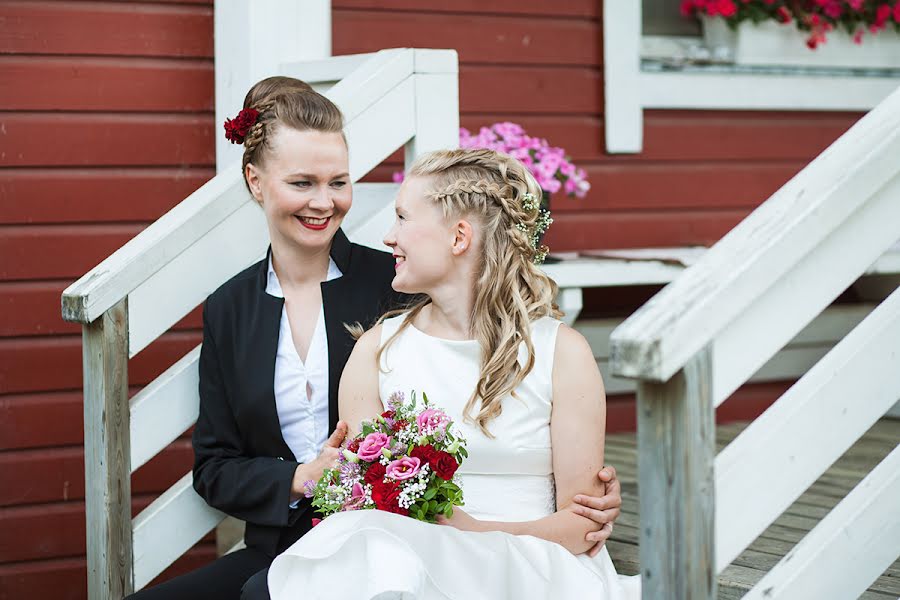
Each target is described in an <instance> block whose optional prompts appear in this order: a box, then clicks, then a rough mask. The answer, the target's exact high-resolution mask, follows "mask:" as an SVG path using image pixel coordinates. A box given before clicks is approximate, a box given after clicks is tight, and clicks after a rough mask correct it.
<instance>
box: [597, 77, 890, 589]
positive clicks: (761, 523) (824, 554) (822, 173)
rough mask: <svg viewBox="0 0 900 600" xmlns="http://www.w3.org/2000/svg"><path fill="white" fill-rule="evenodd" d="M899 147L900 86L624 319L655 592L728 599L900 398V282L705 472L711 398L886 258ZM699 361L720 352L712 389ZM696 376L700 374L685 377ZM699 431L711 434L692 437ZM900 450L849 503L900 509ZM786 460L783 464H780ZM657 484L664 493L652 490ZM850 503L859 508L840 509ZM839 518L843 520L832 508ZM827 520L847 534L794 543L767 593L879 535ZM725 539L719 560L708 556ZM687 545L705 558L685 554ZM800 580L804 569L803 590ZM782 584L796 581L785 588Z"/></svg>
mask: <svg viewBox="0 0 900 600" xmlns="http://www.w3.org/2000/svg"><path fill="white" fill-rule="evenodd" d="M898 155H900V89H898V90H897V91H895V92H894V93H893V94H892V95H890V96H889V97H888V98H887V99H886V100H884V101H883V102H882V103H881V104H880V105H879V106H878V107H876V108H875V109H874V110H873V111H871V112H870V113H869V114H867V115H866V116H865V117H864V118H863V119H861V120H860V121H859V122H858V123H857V124H856V125H854V126H853V127H852V128H851V129H850V130H849V131H848V132H847V133H845V134H844V135H843V136H841V137H840V138H839V139H838V140H837V141H836V142H835V143H834V144H832V145H831V146H830V147H829V148H828V149H827V150H826V151H825V152H824V153H823V154H822V155H821V156H819V157H818V158H816V159H815V160H814V161H813V162H812V163H810V164H809V165H808V166H807V167H806V168H804V169H803V170H802V171H801V172H800V173H799V174H797V175H796V176H795V177H794V178H793V179H791V181H789V182H788V183H787V184H786V185H784V186H783V187H782V188H781V189H780V190H778V191H777V192H776V193H775V194H774V195H773V196H772V197H771V198H769V199H768V200H767V201H766V202H765V203H763V204H762V205H761V206H760V207H759V208H757V209H756V210H755V211H753V213H751V214H750V216H748V217H747V218H746V219H745V220H744V221H743V222H741V223H740V224H739V225H738V226H737V227H735V228H734V229H733V230H732V231H731V232H729V233H728V234H727V235H726V236H725V237H724V238H722V239H721V240H720V241H719V242H718V243H717V244H715V245H714V246H713V247H712V248H711V249H710V250H709V251H708V252H706V253H705V254H704V255H703V256H702V257H701V258H700V259H699V260H698V261H697V262H695V263H694V264H693V265H691V266H690V267H689V268H688V269H687V270H686V271H685V272H684V273H683V274H682V275H681V276H680V277H678V278H677V279H676V280H675V281H674V282H673V283H671V284H670V285H668V286H667V287H666V288H665V289H663V291H662V292H660V293H659V294H657V295H656V296H654V298H652V299H651V300H650V302H648V303H647V304H645V305H644V306H643V307H641V308H640V309H639V310H638V311H637V312H636V313H635V314H634V315H632V316H631V317H630V318H628V319H627V320H626V321H625V323H623V324H622V325H621V326H619V327H618V328H616V330H615V331H614V332H613V333H612V335H611V337H610V367H611V371H612V373H613V374H614V375H615V376H618V377H628V378H634V379H637V380H638V384H637V388H638V407H637V410H638V431H639V438H638V439H639V461H640V470H639V474H640V489H641V494H640V497H641V528H640V531H641V544H640V546H641V571H642V576H643V577H642V578H643V585H644V590H645V594H647V595H649V596H650V597H657V596H660V597H661V596H662V595H665V594H674V597H679V598H681V597H684V598H704V599H705V598H712V597H714V596H715V586H714V585H712V586H711V585H710V584H709V578H715V576H716V574H717V573H718V572H719V571H721V570H723V569H725V568H726V567H728V566H729V563H730V562H731V561H732V560H733V559H734V558H735V557H737V556H738V554H739V553H740V552H741V551H742V550H743V549H744V548H745V547H746V546H747V545H748V544H749V543H750V542H752V541H753V540H754V539H755V538H756V537H757V536H758V535H759V534H760V533H762V531H763V530H765V528H766V527H767V526H768V525H769V524H770V523H771V522H772V521H774V519H775V518H777V517H778V515H779V514H780V513H781V512H782V511H783V510H784V509H785V508H786V507H787V506H789V505H790V504H791V503H793V502H794V500H795V499H796V498H797V497H798V496H799V495H800V494H801V493H802V492H803V491H804V490H805V489H806V488H807V487H808V486H809V485H810V484H811V483H812V482H814V481H815V480H816V479H817V478H818V477H819V475H820V474H821V473H822V472H823V471H824V470H825V469H826V468H827V467H828V466H829V465H830V464H831V462H833V461H834V460H835V459H836V458H838V457H839V456H840V455H841V454H842V453H843V452H844V450H846V449H847V448H848V447H849V446H850V445H851V444H852V443H853V442H855V441H856V440H857V439H858V438H859V437H860V436H861V435H862V434H863V433H864V432H865V431H866V430H867V429H868V427H869V426H871V425H872V423H874V421H875V420H877V419H878V418H879V417H880V416H881V415H883V414H884V413H885V412H886V411H887V410H889V409H890V407H891V406H892V405H893V404H894V403H895V402H896V401H897V398H898V396H900V362H898V361H900V354H898V349H897V345H896V343H897V342H896V340H897V339H900V291H898V292H895V293H894V294H893V295H892V296H890V297H889V298H888V299H887V300H885V301H884V302H883V303H882V305H880V306H879V307H878V308H876V309H875V310H874V311H873V312H872V314H870V315H869V316H868V317H867V318H866V319H865V320H864V321H863V322H862V323H861V324H860V325H858V326H857V327H856V329H854V330H853V331H851V332H850V333H849V334H848V335H847V337H846V338H845V339H844V340H842V341H841V342H840V343H838V345H837V346H836V347H835V348H834V349H832V350H831V352H829V353H828V354H827V355H826V356H825V357H824V358H823V359H821V360H820V362H819V363H817V364H816V365H815V366H813V367H812V368H811V369H810V370H809V371H808V372H807V373H806V374H805V375H804V376H803V377H802V378H801V379H800V380H799V382H798V383H797V384H795V386H793V387H792V388H791V389H790V390H789V391H788V392H787V393H785V394H784V395H783V396H782V397H781V398H780V399H778V400H777V401H776V403H775V404H774V405H773V406H772V407H771V408H770V409H769V410H768V411H767V412H766V413H765V414H764V415H763V416H762V417H760V418H759V419H758V420H757V422H756V423H754V424H752V425H751V426H750V427H748V429H747V430H746V431H744V433H743V434H742V435H741V436H739V437H738V438H737V439H736V440H735V441H734V442H733V443H732V445H731V446H730V447H729V448H726V449H725V451H723V452H722V454H721V455H720V456H719V457H718V458H717V459H716V461H715V470H716V473H715V478H714V481H715V485H714V486H710V489H704V488H703V486H704V485H705V482H706V481H709V480H710V478H704V477H701V476H700V475H701V474H705V473H707V470H706V466H705V462H704V461H703V460H702V459H703V458H705V457H711V456H712V454H711V448H710V446H711V444H710V442H709V440H708V436H706V435H703V433H702V432H703V431H704V428H705V427H706V426H707V424H708V423H709V419H710V417H709V414H710V412H711V411H712V410H713V409H714V407H715V406H717V405H718V404H720V403H721V402H722V401H724V400H725V399H726V397H727V396H729V395H730V394H731V393H732V392H733V391H734V390H736V389H737V388H738V387H739V386H740V385H742V384H743V383H744V382H746V381H747V380H748V379H749V378H750V377H751V376H752V375H753V374H754V373H755V372H756V371H757V370H759V368H760V367H762V366H763V365H764V364H765V363H766V362H767V361H769V360H770V359H771V358H772V356H773V355H774V354H775V353H776V352H778V351H779V350H780V349H781V348H782V347H783V346H784V345H785V344H786V343H787V342H788V341H789V340H791V339H792V338H793V337H794V336H795V335H796V334H797V333H798V332H799V331H800V330H802V329H803V328H804V327H806V326H807V324H808V323H810V322H811V321H812V320H813V319H814V318H815V317H816V316H817V315H819V314H820V313H822V311H823V309H825V308H826V307H827V306H828V305H829V304H831V302H832V301H833V300H834V299H835V298H836V297H837V296H838V295H839V294H840V293H841V292H842V291H844V290H845V289H846V288H847V287H848V286H850V285H851V284H852V283H853V282H854V281H855V280H856V279H857V278H859V277H860V276H861V275H863V274H864V273H866V272H867V271H872V269H873V264H875V263H876V261H878V259H879V257H880V256H882V255H883V254H884V253H885V252H886V251H887V250H888V249H890V248H891V246H892V245H894V244H895V243H896V241H897V239H898V237H900V228H898V224H900V164H898V162H897V156H898ZM881 262H883V261H881ZM698 365H707V366H708V369H706V370H707V371H708V372H709V376H708V384H709V385H708V388H707V387H705V386H704V383H705V382H706V377H702V376H698V373H700V372H703V371H704V370H703V369H700V368H699V367H698ZM691 377H693V379H694V380H695V381H697V382H699V383H698V384H695V385H693V386H691V385H685V384H684V383H683V382H684V381H688V382H689V381H691ZM660 390H666V393H668V395H669V396H670V398H669V400H668V402H669V406H668V407H662V406H661V403H660V397H661V394H660ZM856 394H861V395H862V396H863V397H862V398H857V397H856V396H855V395H856ZM673 427H674V428H676V429H678V432H677V433H673V432H672V431H670V428H673ZM820 428H821V429H820ZM695 432H697V433H695ZM692 433H694V434H695V440H696V441H695V443H693V444H687V443H685V442H684V440H685V439H690V435H691V434H692ZM896 460H897V459H896V458H893V459H889V460H888V461H886V464H887V465H890V466H888V467H885V468H879V469H876V471H877V472H878V475H877V476H875V473H874V472H873V474H872V475H873V480H874V481H879V482H883V483H884V487H883V490H888V491H883V490H882V488H879V490H882V491H878V492H877V493H873V494H866V493H864V492H854V493H852V494H851V496H852V500H851V497H848V498H847V505H850V506H855V507H858V508H862V507H867V508H866V510H868V509H869V508H872V510H879V511H881V512H880V513H878V514H881V515H886V514H887V509H885V508H884V507H885V506H888V505H889V504H888V503H889V502H890V500H891V499H893V500H895V501H894V506H895V507H896V498H895V496H896V483H895V479H896V473H895V474H890V475H885V469H891V468H893V469H896V468H897V464H896ZM772 465H783V468H782V469H781V470H780V471H778V470H777V469H776V473H775V474H774V475H773V474H772V469H771V468H770V467H771V466H772ZM767 467H769V468H767ZM709 471H710V472H712V471H713V469H712V468H710V469H709ZM688 477H693V478H696V480H697V482H698V483H697V485H698V486H699V488H698V489H692V490H690V492H689V493H690V494H691V496H692V500H693V503H686V502H684V501H683V500H682V498H681V496H679V492H681V491H682V490H683V489H684V486H683V485H681V484H680V483H679V482H683V481H684V480H685V479H686V478H688ZM879 485H881V484H879ZM712 487H714V488H715V489H711V488H712ZM648 490H649V492H650V493H651V495H652V496H654V498H653V499H645V495H646V494H647V493H648ZM713 499H714V501H713ZM876 505H877V506H880V507H881V508H878V509H876V508H874V507H876ZM835 512H837V513H838V514H844V515H845V516H846V514H845V513H844V512H843V511H842V510H841V509H840V507H839V509H836V511H835ZM870 517H871V515H861V516H859V518H857V519H856V521H857V522H859V523H860V532H862V533H863V534H865V535H870V534H871V535H875V533H873V530H872V529H871V527H870V526H869V525H867V523H870V520H869V519H870ZM887 518H889V519H890V527H897V526H900V525H898V522H900V516H898V515H897V514H896V511H895V513H894V514H893V515H892V516H891V517H887ZM825 522H827V523H832V524H833V523H840V521H839V520H837V519H835V518H832V517H828V518H826V521H825ZM825 522H823V525H824V524H825ZM679 523H682V524H684V526H685V527H693V528H698V529H699V530H701V531H713V529H715V536H714V540H715V541H714V543H713V542H710V541H709V539H708V538H706V537H703V536H688V535H685V536H682V537H681V538H680V539H679V538H677V537H675V536H672V535H670V534H669V533H668V532H669V530H672V529H674V530H677V527H678V524H679ZM713 523H715V528H713V526H712V524H713ZM844 529H845V530H847V531H849V529H847V528H844ZM817 531H819V533H818V534H817V535H816V536H812V535H811V536H810V537H811V538H812V539H815V540H818V541H819V543H824V544H826V545H829V546H831V547H829V548H828V549H827V550H821V549H816V548H815V547H814V546H813V545H812V543H811V544H810V545H807V546H806V547H805V548H804V552H807V553H808V554H809V560H808V561H805V562H804V563H803V564H801V563H800V562H799V561H796V560H791V562H790V564H788V560H789V559H790V556H791V555H789V556H788V557H786V559H785V561H784V562H783V566H781V567H779V568H778V569H777V570H778V574H777V577H776V575H774V573H775V571H773V575H772V577H773V578H775V579H773V581H776V580H777V581H778V582H779V583H778V585H774V586H773V585H770V584H769V583H768V582H766V581H765V580H764V581H763V582H761V583H760V584H759V585H758V586H757V587H756V588H754V591H753V592H752V593H751V595H753V594H758V595H756V596H753V597H767V598H768V597H776V596H777V597H784V598H794V597H807V596H806V595H805V594H806V592H805V591H804V590H807V589H809V587H808V584H809V583H810V582H813V581H815V580H816V578H817V576H818V575H821V573H820V572H818V571H820V570H822V569H829V568H832V567H833V565H836V564H839V563H840V560H841V557H842V556H843V557H845V558H846V557H847V556H848V553H853V552H857V551H858V550H859V549H861V548H862V547H863V544H862V543H854V544H848V545H847V548H846V549H840V548H835V547H836V546H840V544H835V543H831V542H830V541H823V540H827V538H828V536H829V535H830V534H827V533H823V531H827V529H824V530H823V529H821V528H820V529H819V530H817ZM876 537H877V536H876ZM878 540H879V541H878V542H877V543H878V544H880V546H879V548H881V549H884V553H885V554H884V557H882V558H884V560H887V561H888V562H886V563H884V565H886V564H889V562H890V561H892V560H894V559H895V558H896V557H897V555H898V554H900V543H896V542H893V543H892V544H891V543H883V538H880V537H879V538H878ZM713 546H714V547H715V552H714V560H713V559H710V560H708V561H706V563H705V564H698V562H702V561H703V560H704V557H706V556H708V555H709V553H710V550H711V549H712V548H713ZM798 552H799V550H798ZM685 556H687V557H690V558H691V559H692V561H688V562H684V561H683V557H685ZM848 560H849V559H848ZM879 560H881V559H879ZM882 562H883V561H882ZM882 562H879V563H878V564H882ZM673 564H674V566H675V568H673ZM795 570H796V572H794V571H795ZM870 571H871V569H869V570H860V571H859V572H858V573H845V574H844V576H845V577H846V581H842V589H845V590H847V594H859V593H861V592H863V591H864V590H865V588H866V587H867V586H868V584H869V583H871V579H872V578H873V577H875V576H877V575H878V573H874V575H873V572H874V571H871V572H870ZM704 575H705V576H704ZM830 575H831V574H830V573H829V576H830ZM785 581H790V582H801V583H799V584H798V585H797V586H796V587H794V588H790V586H783V585H782V583H781V582H785ZM791 585H793V584H791ZM781 588H786V589H792V590H793V591H792V592H790V593H783V594H782V592H781V591H780V589H781ZM822 589H823V590H824V589H828V588H827V587H825V588H822ZM775 590H779V591H775ZM801 592H802V593H801ZM792 594H793V595H792ZM798 594H799V596H798ZM810 597H812V596H810Z"/></svg>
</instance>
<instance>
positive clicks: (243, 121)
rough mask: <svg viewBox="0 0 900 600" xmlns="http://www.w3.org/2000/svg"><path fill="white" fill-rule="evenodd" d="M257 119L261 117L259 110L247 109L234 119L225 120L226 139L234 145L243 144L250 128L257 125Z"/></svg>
mask: <svg viewBox="0 0 900 600" xmlns="http://www.w3.org/2000/svg"><path fill="white" fill-rule="evenodd" d="M257 117H259V111H258V110H256V109H255V108H245V109H242V110H241V112H239V113H238V114H237V116H236V117H235V118H234V119H225V139H226V140H228V141H229V142H231V143H232V144H243V143H244V138H245V137H247V133H248V132H249V131H250V128H251V127H253V125H255V124H256V118H257Z"/></svg>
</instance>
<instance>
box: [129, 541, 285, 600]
mask: <svg viewBox="0 0 900 600" xmlns="http://www.w3.org/2000/svg"><path fill="white" fill-rule="evenodd" d="M270 564H272V559H271V558H270V557H269V556H267V555H266V554H264V553H262V552H260V551H259V550H256V549H254V548H244V549H243V550H238V551H237V552H232V553H231V554H226V555H225V556H222V557H220V558H218V559H216V560H215V561H214V562H212V563H210V564H208V565H206V566H205V567H201V568H199V569H197V570H196V571H191V572H190V573H185V574H184V575H181V576H179V577H175V578H174V579H170V580H169V581H166V582H165V583H161V584H159V585H157V586H153V587H152V588H146V589H143V590H141V591H139V592H136V593H134V594H132V595H130V596H128V597H127V598H128V600H169V599H171V600H180V599H182V598H183V599H185V600H187V599H191V600H204V599H207V598H208V599H209V600H232V599H233V600H269V587H268V585H267V583H266V575H267V574H268V571H269V565H270ZM254 575H256V577H254ZM251 579H252V580H251Z"/></svg>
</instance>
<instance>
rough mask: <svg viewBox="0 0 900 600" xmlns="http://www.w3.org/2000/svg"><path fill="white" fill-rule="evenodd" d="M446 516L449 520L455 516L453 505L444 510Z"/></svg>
mask: <svg viewBox="0 0 900 600" xmlns="http://www.w3.org/2000/svg"><path fill="white" fill-rule="evenodd" d="M444 516H445V517H447V518H448V519H449V518H450V517H452V516H453V505H452V504H448V505H447V507H446V508H444Z"/></svg>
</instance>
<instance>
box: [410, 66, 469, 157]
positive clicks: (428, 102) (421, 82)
mask: <svg viewBox="0 0 900 600" xmlns="http://www.w3.org/2000/svg"><path fill="white" fill-rule="evenodd" d="M448 55H449V53H448V52H446V51H438V52H434V51H428V50H415V73H416V74H415V78H416V135H415V137H414V138H413V139H412V140H410V141H409V142H408V143H407V144H406V154H405V158H406V161H405V162H406V167H407V168H409V166H410V165H411V164H412V163H413V162H414V161H415V160H416V158H417V157H419V156H421V155H422V154H424V153H426V152H431V151H432V150H441V149H447V148H458V147H459V67H458V62H457V61H458V58H457V57H456V55H455V54H454V55H453V57H452V60H448Z"/></svg>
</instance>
